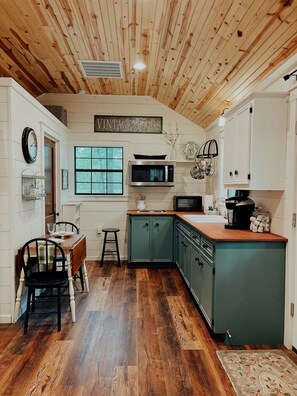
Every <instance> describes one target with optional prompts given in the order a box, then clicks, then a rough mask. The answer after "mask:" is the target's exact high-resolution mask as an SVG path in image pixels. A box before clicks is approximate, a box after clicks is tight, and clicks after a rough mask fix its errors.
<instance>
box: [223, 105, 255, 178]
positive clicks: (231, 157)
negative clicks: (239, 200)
mask: <svg viewBox="0 0 297 396" xmlns="http://www.w3.org/2000/svg"><path fill="white" fill-rule="evenodd" d="M250 140H251V113H250V104H247V105H246V106H244V107H243V108H242V109H240V110H239V111H238V112H236V113H235V114H233V115H232V116H231V117H230V118H228V119H227V120H226V126H225V130H224V184H249V174H250V151H251V147H250Z"/></svg>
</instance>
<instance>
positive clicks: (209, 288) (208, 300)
mask: <svg viewBox="0 0 297 396" xmlns="http://www.w3.org/2000/svg"><path fill="white" fill-rule="evenodd" d="M200 267H201V270H200V282H201V283H200V298H199V307H200V309H201V311H202V313H203V315H204V317H205V319H206V321H207V322H208V324H209V325H210V326H212V319H213V270H212V269H213V266H212V263H211V262H210V261H209V260H207V259H206V258H205V257H204V256H203V255H202V254H201V256H200Z"/></svg>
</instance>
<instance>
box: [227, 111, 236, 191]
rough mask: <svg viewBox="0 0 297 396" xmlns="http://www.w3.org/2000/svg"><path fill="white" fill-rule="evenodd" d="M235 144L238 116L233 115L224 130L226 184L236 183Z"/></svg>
mask: <svg viewBox="0 0 297 396" xmlns="http://www.w3.org/2000/svg"><path fill="white" fill-rule="evenodd" d="M235 142H236V116H235V114H234V115H232V116H231V117H230V118H228V119H227V120H226V124H225V128H224V183H225V184H232V183H234V180H233V179H234V168H235V155H234V150H235Z"/></svg>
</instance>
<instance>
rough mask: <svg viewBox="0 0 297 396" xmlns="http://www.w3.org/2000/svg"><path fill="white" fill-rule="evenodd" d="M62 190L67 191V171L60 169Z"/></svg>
mask: <svg viewBox="0 0 297 396" xmlns="http://www.w3.org/2000/svg"><path fill="white" fill-rule="evenodd" d="M62 190H68V169H62Z"/></svg>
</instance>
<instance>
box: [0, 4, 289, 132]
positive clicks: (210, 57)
mask: <svg viewBox="0 0 297 396" xmlns="http://www.w3.org/2000/svg"><path fill="white" fill-rule="evenodd" d="M0 22H1V23H0V76H2V77H3V76H4V77H12V78H14V79H15V80H16V81H17V82H18V83H20V84H21V85H22V86H23V87H24V88H25V89H26V90H27V91H28V92H30V93H31V94H32V95H33V96H35V97H37V96H39V95H41V94H43V93H48V92H55V93H57V92H60V93H79V92H80V91H85V92H86V93H87V94H99V95H100V94H104V95H149V96H152V97H153V98H155V99H157V100H158V101H160V102H161V103H163V104H164V105H167V106H169V107H170V108H171V109H173V110H176V111H177V112H178V113H180V114H182V115H183V116H185V117H187V118H189V119H190V120H192V121H193V122H194V123H196V124H198V125H200V126H202V127H206V126H208V125H209V124H210V123H211V122H212V121H214V120H215V119H216V118H217V117H218V115H219V114H220V113H221V112H222V111H223V109H224V108H226V107H230V105H231V104H232V103H233V102H234V101H236V100H238V99H239V98H240V97H242V96H244V95H245V94H247V93H249V92H250V91H251V90H252V89H253V88H254V87H255V85H256V84H257V83H259V82H260V81H261V80H263V79H264V78H265V77H267V76H268V75H269V74H270V73H271V72H272V71H274V70H275V69H276V68H277V67H279V66H280V65H281V64H282V63H284V62H285V61H286V60H287V59H288V58H289V57H291V56H292V55H294V54H296V53H297V0H264V1H259V0H1V1H0ZM78 60H100V61H121V62H122V65H123V71H124V77H123V78H122V79H119V78H112V79H108V78H86V77H85V76H84V74H83V72H82V71H81V69H80V67H79V64H78ZM139 60H142V61H143V62H145V63H146V65H147V67H146V69H145V70H143V71H141V72H140V71H135V70H134V69H133V64H134V63H135V62H137V61H139Z"/></svg>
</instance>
